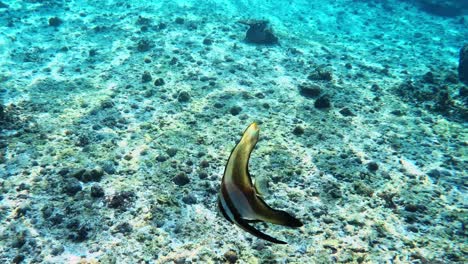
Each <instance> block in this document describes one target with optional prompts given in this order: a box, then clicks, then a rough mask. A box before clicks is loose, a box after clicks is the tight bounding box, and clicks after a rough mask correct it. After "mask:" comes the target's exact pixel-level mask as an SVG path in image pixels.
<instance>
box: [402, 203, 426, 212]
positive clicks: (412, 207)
mask: <svg viewBox="0 0 468 264" xmlns="http://www.w3.org/2000/svg"><path fill="white" fill-rule="evenodd" d="M426 210H427V208H426V206H424V205H419V204H407V205H405V211H407V212H411V213H415V212H423V211H426Z"/></svg>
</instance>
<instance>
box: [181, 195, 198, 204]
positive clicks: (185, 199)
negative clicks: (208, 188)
mask: <svg viewBox="0 0 468 264" xmlns="http://www.w3.org/2000/svg"><path fill="white" fill-rule="evenodd" d="M182 202H184V203H186V204H196V203H197V197H196V196H195V195H193V194H188V195H186V196H184V197H183V198H182Z"/></svg>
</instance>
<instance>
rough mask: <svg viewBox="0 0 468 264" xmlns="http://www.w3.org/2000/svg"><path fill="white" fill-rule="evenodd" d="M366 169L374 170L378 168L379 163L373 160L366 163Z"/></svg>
mask: <svg viewBox="0 0 468 264" xmlns="http://www.w3.org/2000/svg"><path fill="white" fill-rule="evenodd" d="M367 169H368V170H370V171H376V170H378V169H379V165H378V164H377V163H376V162H375V161H371V162H369V163H367Z"/></svg>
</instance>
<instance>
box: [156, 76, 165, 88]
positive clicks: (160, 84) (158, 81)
mask: <svg viewBox="0 0 468 264" xmlns="http://www.w3.org/2000/svg"><path fill="white" fill-rule="evenodd" d="M164 84H165V82H164V79H163V78H157V79H156V80H155V81H154V86H163V85H164Z"/></svg>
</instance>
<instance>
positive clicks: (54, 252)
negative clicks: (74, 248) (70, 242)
mask: <svg viewBox="0 0 468 264" xmlns="http://www.w3.org/2000/svg"><path fill="white" fill-rule="evenodd" d="M64 251H65V247H64V246H63V245H57V246H55V247H53V248H52V250H51V252H50V254H52V256H58V255H60V254H62V253H63V252H64Z"/></svg>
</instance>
